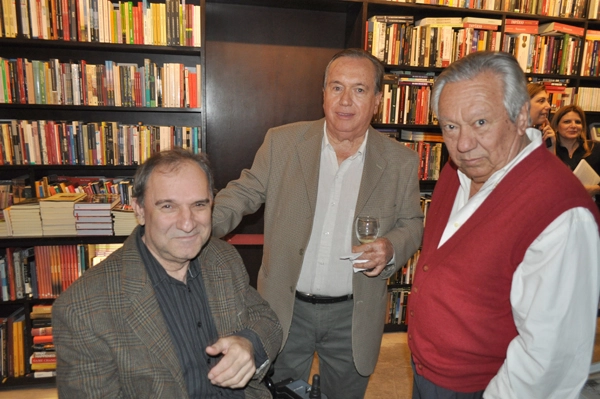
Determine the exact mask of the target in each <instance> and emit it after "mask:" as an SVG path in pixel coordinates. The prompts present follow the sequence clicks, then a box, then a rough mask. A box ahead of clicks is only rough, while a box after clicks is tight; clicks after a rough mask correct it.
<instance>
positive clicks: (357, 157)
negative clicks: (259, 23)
mask: <svg viewBox="0 0 600 399" xmlns="http://www.w3.org/2000/svg"><path fill="white" fill-rule="evenodd" d="M382 78H383V67H382V65H381V64H380V62H379V61H378V60H377V59H375V58H374V57H372V56H371V55H370V54H368V53H366V52H364V51H362V50H358V49H348V50H344V51H342V52H340V53H338V54H336V55H335V56H334V57H333V59H332V60H331V61H330V63H329V65H328V66H327V69H326V71H325V82H324V88H323V93H324V94H323V96H324V105H323V109H324V111H325V119H321V120H317V121H312V122H299V123H294V124H290V125H286V126H281V127H277V128H274V129H271V130H269V132H268V133H267V135H266V137H265V140H264V143H263V145H262V146H261V147H260V149H259V150H258V152H257V154H256V157H255V159H254V163H253V165H252V167H251V168H250V169H247V170H244V171H242V174H241V177H240V178H239V179H238V180H235V181H232V182H230V183H229V184H228V185H227V187H226V188H225V189H223V190H221V191H220V192H219V193H218V194H217V196H216V197H215V207H214V212H213V235H215V236H218V237H221V236H223V235H225V234H227V233H229V232H230V231H231V230H233V229H234V228H235V227H236V226H237V225H238V224H239V222H240V220H241V219H242V217H243V216H244V215H247V214H251V213H254V212H255V211H256V210H258V209H259V208H260V206H261V205H262V204H265V217H264V219H265V226H264V234H265V245H264V253H263V260H262V266H261V269H260V271H259V275H258V290H259V293H260V294H261V295H262V296H263V297H264V298H265V299H266V300H267V301H268V302H269V304H270V305H271V307H272V308H273V310H274V311H275V313H276V314H277V316H278V317H279V320H280V322H281V324H282V327H283V330H284V342H283V344H282V352H281V353H280V354H279V356H278V358H277V359H276V362H275V375H274V381H276V382H277V381H278V380H281V379H283V378H293V379H305V380H307V379H308V376H309V372H310V367H311V363H312V359H313V355H314V352H317V353H318V355H319V359H320V362H319V366H320V370H319V373H320V374H321V386H322V391H323V392H324V393H325V394H326V395H327V396H328V398H329V399H335V398H343V399H349V398H362V397H363V396H364V393H365V391H366V387H367V383H368V376H369V375H370V374H372V373H373V370H374V368H375V364H376V362H377V357H378V354H379V348H380V345H381V337H382V333H383V325H384V321H385V312H386V301H387V290H386V279H387V278H388V277H390V276H391V275H392V274H393V273H394V272H395V271H396V270H398V268H399V267H401V266H402V265H403V264H404V263H405V262H406V261H407V259H408V258H409V257H410V256H412V255H413V253H414V252H415V251H416V250H417V249H418V248H419V245H420V243H421V236H422V231H423V214H422V212H421V208H420V203H419V182H418V177H417V169H418V167H419V160H418V157H417V155H416V153H415V152H413V151H411V150H409V149H408V148H406V147H405V146H403V145H401V144H400V143H398V142H395V141H393V140H390V139H389V138H387V137H385V136H384V135H382V134H381V133H379V132H377V131H376V130H375V129H373V128H372V127H370V121H371V118H372V117H373V114H374V113H376V112H377V110H378V107H379V103H380V101H381V96H382V92H381V87H382ZM358 216H376V217H378V218H379V223H380V232H379V238H378V239H377V240H376V241H375V242H372V243H369V244H364V245H359V242H358V240H357V238H356V237H355V235H354V234H353V228H352V226H353V221H354V219H355V218H356V217H358ZM352 252H355V253H358V252H362V255H361V256H360V257H359V258H358V259H362V260H364V261H365V263H361V264H360V267H361V268H365V269H366V270H365V271H363V272H354V270H353V265H352V263H351V262H350V261H349V260H347V259H342V258H344V256H345V255H346V256H347V255H350V254H351V253H352Z"/></svg>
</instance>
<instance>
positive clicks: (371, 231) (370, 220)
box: [354, 216, 379, 244]
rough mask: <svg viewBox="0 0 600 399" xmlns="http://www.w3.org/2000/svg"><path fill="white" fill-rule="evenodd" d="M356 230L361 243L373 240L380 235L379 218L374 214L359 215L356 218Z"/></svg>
mask: <svg viewBox="0 0 600 399" xmlns="http://www.w3.org/2000/svg"><path fill="white" fill-rule="evenodd" d="M354 230H355V231H356V237H358V241H360V242H361V244H367V243H370V242H373V241H375V240H376V239H377V236H378V235H379V219H377V218H376V217H373V216H359V217H357V218H356V222H355V224H354Z"/></svg>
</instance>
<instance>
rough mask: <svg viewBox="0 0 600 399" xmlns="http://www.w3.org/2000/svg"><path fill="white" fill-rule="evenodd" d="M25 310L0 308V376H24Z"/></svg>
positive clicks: (10, 307) (11, 307) (14, 307)
mask: <svg viewBox="0 0 600 399" xmlns="http://www.w3.org/2000/svg"><path fill="white" fill-rule="evenodd" d="M25 329H26V326H25V308H24V307H23V306H21V305H14V306H7V307H6V306H3V307H1V308H0V376H1V377H2V379H3V380H4V379H5V378H7V377H21V376H24V375H25V374H26V371H25V369H26V366H25V365H26V363H28V362H26V361H25V353H26V348H27V349H28V347H29V345H27V344H26V342H25V341H26V338H25V337H26V336H27V335H26V330H25Z"/></svg>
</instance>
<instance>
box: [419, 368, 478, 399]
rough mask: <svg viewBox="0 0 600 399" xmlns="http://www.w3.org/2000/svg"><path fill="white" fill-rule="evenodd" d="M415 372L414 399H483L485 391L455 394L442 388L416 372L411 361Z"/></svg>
mask: <svg viewBox="0 0 600 399" xmlns="http://www.w3.org/2000/svg"><path fill="white" fill-rule="evenodd" d="M410 364H411V366H412V370H413V393H412V399H483V391H478V392H470V393H464V392H455V391H451V390H450V389H446V388H442V387H440V386H438V385H435V384H434V383H433V382H431V381H429V380H427V379H426V378H425V377H423V376H420V375H419V374H417V372H416V371H415V364H414V363H413V362H412V360H411V361H410Z"/></svg>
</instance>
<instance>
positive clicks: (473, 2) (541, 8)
mask: <svg viewBox="0 0 600 399" xmlns="http://www.w3.org/2000/svg"><path fill="white" fill-rule="evenodd" d="M387 1H389V2H394V3H416V4H431V5H439V6H447V7H459V8H469V9H477V10H492V11H506V12H515V13H521V14H534V15H543V16H547V17H561V18H585V16H586V15H587V14H586V11H588V10H586V3H587V0H387ZM588 18H593V19H596V18H598V1H597V0H591V4H590V8H589V16H588Z"/></svg>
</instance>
